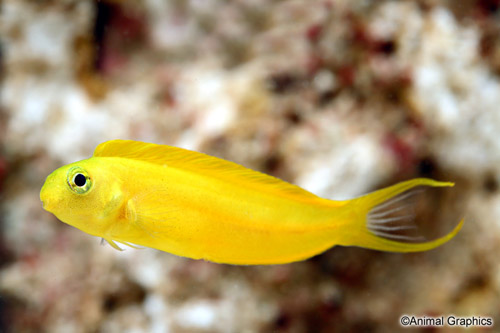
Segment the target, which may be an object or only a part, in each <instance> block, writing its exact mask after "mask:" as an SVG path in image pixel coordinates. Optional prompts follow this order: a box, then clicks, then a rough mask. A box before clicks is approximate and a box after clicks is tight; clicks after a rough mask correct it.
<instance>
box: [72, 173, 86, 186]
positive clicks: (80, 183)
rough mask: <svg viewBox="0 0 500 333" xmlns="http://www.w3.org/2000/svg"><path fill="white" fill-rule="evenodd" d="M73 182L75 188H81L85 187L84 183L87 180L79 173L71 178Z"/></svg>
mask: <svg viewBox="0 0 500 333" xmlns="http://www.w3.org/2000/svg"><path fill="white" fill-rule="evenodd" d="M73 182H74V183H75V185H76V186H78V187H82V186H85V183H86V182H87V178H85V176H84V175H83V174H81V173H77V174H76V175H75V177H73Z"/></svg>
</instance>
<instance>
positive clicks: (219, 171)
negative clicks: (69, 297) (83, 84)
mask: <svg viewBox="0 0 500 333" xmlns="http://www.w3.org/2000/svg"><path fill="white" fill-rule="evenodd" d="M418 185H424V186H451V185H452V183H444V182H437V181H434V180H430V179H414V180H411V181H408V182H403V183H400V184H397V185H395V186H393V187H389V188H387V189H383V190H380V191H377V192H374V193H372V194H369V195H367V196H363V197H360V198H356V199H353V200H346V201H333V200H327V199H323V198H320V197H318V196H316V195H314V194H312V193H310V192H307V191H305V190H304V189H302V188H300V187H298V186H295V185H292V184H289V183H287V182H284V181H281V180H279V179H277V178H274V177H271V176H268V175H265V174H262V173H259V172H256V171H253V170H250V169H247V168H244V167H242V166H240V165H237V164H235V163H232V162H229V161H225V160H222V159H218V158H215V157H211V156H208V155H205V154H201V153H197V152H193V151H189V150H184V149H180V148H176V147H171V146H164V145H156V144H151V143H143V142H137V141H128V140H113V141H108V142H105V143H102V144H100V145H99V146H98V147H97V148H96V150H95V152H94V156H93V157H91V158H89V159H87V160H83V161H79V162H75V163H72V164H69V165H66V166H63V167H61V168H59V169H57V170H56V171H54V172H53V173H52V174H51V175H49V176H48V177H47V180H46V182H45V184H44V185H43V187H42V190H41V193H40V198H41V200H42V202H43V205H44V208H45V209H46V210H48V211H50V212H52V213H53V214H54V215H55V216H56V217H58V218H59V219H60V220H61V221H63V222H65V223H67V224H70V225H72V226H74V227H76V228H79V229H81V230H82V231H85V232H87V233H89V234H91V235H94V236H98V237H102V238H104V239H106V240H107V241H108V242H109V243H110V244H111V245H112V246H114V247H115V248H119V247H118V245H117V244H116V243H122V244H126V245H132V244H137V245H142V246H146V247H151V248H155V249H159V250H162V251H166V252H169V253H173V254H176V255H179V256H184V257H189V258H193V259H205V260H209V261H214V262H219V263H229V264H244V265H251V264H280V263H288V262H293V261H299V260H304V259H307V258H309V257H312V256H314V255H316V254H319V253H321V252H323V251H325V250H327V249H329V248H331V247H332V246H334V245H347V246H349V245H353V246H361V247H367V248H372V249H378V250H385V251H395V252H411V251H423V250H427V249H431V248H434V247H436V246H439V245H441V244H442V243H444V242H446V241H448V240H449V239H451V238H452V237H453V236H454V235H455V234H456V233H457V232H458V231H459V229H460V227H461V225H462V222H463V221H462V222H461V223H460V224H459V225H458V226H457V227H456V228H455V229H454V230H453V231H452V232H450V233H449V234H448V235H446V236H444V237H442V238H439V239H437V240H434V241H430V242H420V243H411V242H406V240H411V239H406V238H405V236H401V235H398V234H397V233H396V234H394V233H393V231H397V230H399V229H401V226H398V223H407V222H408V221H407V219H405V218H401V217H400V218H399V220H398V218H397V217H396V220H395V221H385V220H387V216H389V215H387V214H388V213H387V214H385V215H384V212H387V209H385V210H384V209H383V208H384V207H383V206H382V205H383V204H384V202H386V203H387V202H389V203H390V200H395V199H394V198H397V196H398V195H400V194H401V193H404V192H405V191H407V190H410V189H411V188H413V187H415V186H418ZM391 198H392V199H391ZM395 204H397V202H396V203H395ZM380 207H382V208H380ZM377 209H378V210H377ZM390 209H392V210H394V209H395V208H393V207H391V208H390ZM370 214H372V215H370ZM377 214H378V215H377ZM370 216H372V217H370ZM384 217H385V219H384ZM381 221H382V222H381ZM394 222H395V223H396V225H394ZM387 228H389V229H387ZM398 228H399V229H398ZM401 237H403V238H402V239H403V240H405V242H403V241H400V239H399V238H401Z"/></svg>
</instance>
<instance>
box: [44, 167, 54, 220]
mask: <svg viewBox="0 0 500 333" xmlns="http://www.w3.org/2000/svg"><path fill="white" fill-rule="evenodd" d="M54 185H55V184H54V181H53V177H52V174H51V175H49V176H48V177H47V179H46V180H45V183H44V184H43V186H42V189H41V190H40V201H42V207H43V209H45V210H46V211H48V212H52V209H53V208H54V207H53V206H54V204H55V202H54V201H55V200H53V192H54Z"/></svg>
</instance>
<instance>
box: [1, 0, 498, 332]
mask: <svg viewBox="0 0 500 333" xmlns="http://www.w3.org/2000/svg"><path fill="white" fill-rule="evenodd" d="M0 22H1V23H0V24H1V55H0V57H1V58H0V61H1V75H2V89H1V106H0V199H1V201H0V223H1V233H0V331H1V332H41V331H47V332H353V331H362V332H386V331H388V330H390V331H398V330H402V328H401V327H400V326H399V318H400V316H401V315H403V314H415V315H427V316H441V315H444V316H446V315H448V314H456V315H460V316H472V315H475V316H479V315H481V316H489V317H492V318H493V320H494V321H495V322H497V323H498V324H500V301H499V299H500V298H499V296H500V295H499V291H500V264H499V263H498V255H497V254H498V253H499V251H500V243H499V237H500V224H499V222H498V221H499V220H500V208H499V207H500V193H499V189H498V182H499V181H500V178H499V177H500V138H499V133H500V110H499V106H500V1H498V0H464V1H452V0H448V1H446V0H442V1H440V0H420V1H385V0H376V1H375V0H373V1H369V0H358V1H348V0H286V1H285V0H283V1H271V0H234V1H223V0H189V1H182V0H171V1H162V0H145V1H119V0H115V1H112V0H108V1H90V0H83V1H76V0H59V1H56V0H52V1H51V0H44V1H28V0H5V1H3V2H2V5H1V19H0ZM116 138H122V139H134V140H142V141H148V142H154V143H160V144H169V145H175V146H179V147H184V148H188V149H193V150H197V151H201V152H205V153H208V154H211V155H214V156H218V157H222V158H226V159H229V160H232V161H235V162H237V163H240V164H243V165H245V166H247V167H250V168H253V169H256V170H260V171H263V172H266V173H268V174H272V175H274V176H276V177H279V178H282V179H284V180H287V181H290V182H292V183H295V184H298V185H300V186H302V187H304V188H306V189H308V190H309V191H312V192H313V193H315V194H318V195H320V196H322V197H326V198H332V199H345V198H351V197H353V196H358V195H361V194H363V193H367V192H369V191H372V190H375V189H377V188H380V187H382V186H387V185H390V184H393V183H395V182H398V181H401V180H405V179H409V178H413V177H417V176H426V177H432V178H436V179H440V180H447V181H455V182H456V183H457V185H456V186H455V187H454V188H453V189H449V190H447V191H446V192H445V194H443V195H440V196H439V197H438V199H436V200H435V202H434V204H433V205H432V207H431V208H430V209H428V210H430V212H431V213H434V215H435V217H434V218H433V219H432V220H431V221H430V223H431V227H432V228H435V231H436V232H437V233H438V234H439V235H442V234H444V233H446V232H447V231H449V230H451V228H452V227H453V226H454V225H455V224H456V223H457V222H458V220H459V218H460V216H462V215H464V214H465V216H466V217H467V218H466V223H465V226H464V228H463V230H462V231H461V232H460V234H459V235H458V236H457V237H456V238H455V239H453V240H452V241H450V242H449V243H448V244H446V245H444V246H442V247H440V248H438V249H435V250H432V251H429V252H424V253H415V254H391V253H382V252H377V251H369V250H364V249H359V248H342V247H336V248H333V249H331V250H329V251H327V252H326V253H324V254H322V255H319V256H317V257H314V258H312V259H310V260H307V261H304V262H298V263H294V264H289V265H279V266H256V267H244V266H241V267H240V266H230V265H218V264H213V263H209V262H204V261H195V260H189V259H185V258H179V257H175V256H173V255H171V254H168V253H163V252H160V251H156V250H152V249H143V250H134V249H128V248H127V249H126V250H125V251H123V252H118V251H115V250H114V249H112V248H111V247H110V246H108V245H104V246H103V245H101V244H100V239H98V238H96V237H92V236H90V235H88V234H85V233H83V232H81V231H79V230H77V229H75V228H73V227H70V226H68V225H66V224H64V223H62V222H60V221H58V220H57V219H56V218H55V217H54V216H52V215H51V214H49V213H47V212H45V211H44V210H43V209H42V206H41V203H40V201H39V191H40V188H41V185H42V184H43V182H44V179H45V177H46V176H47V175H48V174H49V173H50V172H52V171H53V170H54V169H56V168H57V167H59V166H61V165H63V164H67V163H70V162H74V161H76V160H79V159H83V158H87V157H90V156H91V155H92V152H93V150H94V148H95V147H96V146H97V145H98V144H99V143H101V142H103V141H105V140H110V139H116ZM493 330H494V329H493Z"/></svg>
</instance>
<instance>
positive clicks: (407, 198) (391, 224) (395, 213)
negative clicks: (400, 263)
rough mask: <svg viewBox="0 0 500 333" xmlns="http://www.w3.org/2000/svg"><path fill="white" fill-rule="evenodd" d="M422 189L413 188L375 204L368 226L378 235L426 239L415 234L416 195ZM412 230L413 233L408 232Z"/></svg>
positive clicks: (412, 240) (391, 237)
mask: <svg viewBox="0 0 500 333" xmlns="http://www.w3.org/2000/svg"><path fill="white" fill-rule="evenodd" d="M422 192H423V190H422V189H412V190H409V191H406V192H403V193H401V194H399V195H397V196H395V197H394V198H392V199H390V200H388V201H385V202H383V203H382V204H380V205H378V206H375V207H374V208H373V209H372V210H371V211H370V212H369V213H368V216H367V219H368V220H367V228H368V229H369V230H370V231H371V232H372V233H373V234H374V235H376V236H379V237H383V238H386V239H391V240H403V241H408V242H421V241H425V237H423V236H420V235H415V231H417V229H418V228H417V226H416V224H415V206H416V202H417V200H416V195H417V194H420V193H422ZM408 231H412V233H411V234H410V233H408Z"/></svg>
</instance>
